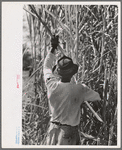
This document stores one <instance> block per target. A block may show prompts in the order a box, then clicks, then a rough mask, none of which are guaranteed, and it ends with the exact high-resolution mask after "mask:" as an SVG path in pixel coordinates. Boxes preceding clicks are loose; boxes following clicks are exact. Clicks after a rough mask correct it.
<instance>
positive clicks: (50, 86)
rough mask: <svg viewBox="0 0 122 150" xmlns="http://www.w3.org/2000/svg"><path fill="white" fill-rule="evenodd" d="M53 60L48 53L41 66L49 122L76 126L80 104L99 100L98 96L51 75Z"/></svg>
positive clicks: (84, 86) (85, 87)
mask: <svg viewBox="0 0 122 150" xmlns="http://www.w3.org/2000/svg"><path fill="white" fill-rule="evenodd" d="M55 60H56V57H55V55H54V54H52V53H51V52H49V54H48V55H47V56H46V58H45V61H44V66H43V72H44V80H45V84H46V87H47V96H48V100H49V109H50V115H51V121H53V122H60V123H61V124H67V125H71V126H76V125H78V124H79V123H80V114H81V113H80V106H81V104H82V103H83V102H84V101H95V100H100V96H99V94H98V93H97V92H95V91H94V90H92V89H90V88H89V87H88V86H86V85H85V84H81V83H78V84H74V83H71V82H66V83H63V82H61V81H60V80H59V79H58V78H57V77H56V76H55V75H54V74H53V73H52V67H53V63H54V61H55Z"/></svg>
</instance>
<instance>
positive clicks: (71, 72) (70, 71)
mask: <svg viewBox="0 0 122 150" xmlns="http://www.w3.org/2000/svg"><path fill="white" fill-rule="evenodd" d="M52 71H53V73H56V74H58V75H60V76H62V77H71V76H73V75H74V74H76V73H77V71H78V65H77V64H73V66H72V67H71V68H69V69H66V70H64V69H63V70H62V69H60V68H59V67H58V66H57V65H55V66H54V67H53V69H52Z"/></svg>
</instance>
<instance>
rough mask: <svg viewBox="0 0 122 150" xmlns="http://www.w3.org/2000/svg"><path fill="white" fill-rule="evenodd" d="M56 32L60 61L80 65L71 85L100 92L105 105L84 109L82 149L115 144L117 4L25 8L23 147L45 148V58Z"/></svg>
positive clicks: (86, 105)
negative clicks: (74, 84)
mask: <svg viewBox="0 0 122 150" xmlns="http://www.w3.org/2000/svg"><path fill="white" fill-rule="evenodd" d="M53 34H56V35H59V46H58V50H57V53H58V54H57V57H58V58H60V57H61V56H63V54H65V55H67V56H69V57H71V58H72V59H73V62H74V63H77V64H78V66H79V69H78V73H77V74H76V75H75V76H74V78H73V81H74V82H76V83H78V82H80V83H84V84H86V85H87V86H88V87H90V88H91V89H93V90H95V91H96V92H98V93H99V94H100V97H101V101H95V102H84V103H82V105H81V119H80V124H79V134H80V142H81V145H108V146H110V145H117V127H118V124H117V115H118V105H117V104H118V99H117V95H118V89H117V75H118V73H117V72H118V67H117V66H118V6H117V5H24V6H23V54H22V56H23V58H22V59H23V92H22V93H23V95H22V101H23V102H22V144H23V145H43V144H44V143H45V139H46V136H47V134H46V133H47V129H48V127H49V121H50V116H49V108H48V99H47V89H46V86H45V83H44V79H43V64H44V59H45V57H46V55H47V53H48V52H49V50H50V48H51V46H50V40H51V37H52V35H53Z"/></svg>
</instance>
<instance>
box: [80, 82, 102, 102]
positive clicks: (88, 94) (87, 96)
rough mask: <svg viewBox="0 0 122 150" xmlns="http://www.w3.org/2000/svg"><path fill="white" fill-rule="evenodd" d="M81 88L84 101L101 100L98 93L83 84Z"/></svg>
mask: <svg viewBox="0 0 122 150" xmlns="http://www.w3.org/2000/svg"><path fill="white" fill-rule="evenodd" d="M83 88H84V101H96V100H101V98H100V96H99V93H97V92H95V91H94V90H92V89H90V88H89V87H88V86H86V85H85V84H83Z"/></svg>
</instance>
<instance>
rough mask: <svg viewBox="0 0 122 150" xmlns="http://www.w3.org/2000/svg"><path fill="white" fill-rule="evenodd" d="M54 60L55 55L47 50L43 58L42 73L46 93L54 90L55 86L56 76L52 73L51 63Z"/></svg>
mask: <svg viewBox="0 0 122 150" xmlns="http://www.w3.org/2000/svg"><path fill="white" fill-rule="evenodd" d="M55 60H56V56H55V55H54V54H52V53H51V52H49V53H48V54H47V56H46V58H45V60H44V66H43V73H44V81H45V85H46V87H47V90H48V93H50V92H52V91H54V89H56V87H57V82H58V80H57V78H56V77H55V75H54V74H53V73H52V67H53V63H54V61H55Z"/></svg>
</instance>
